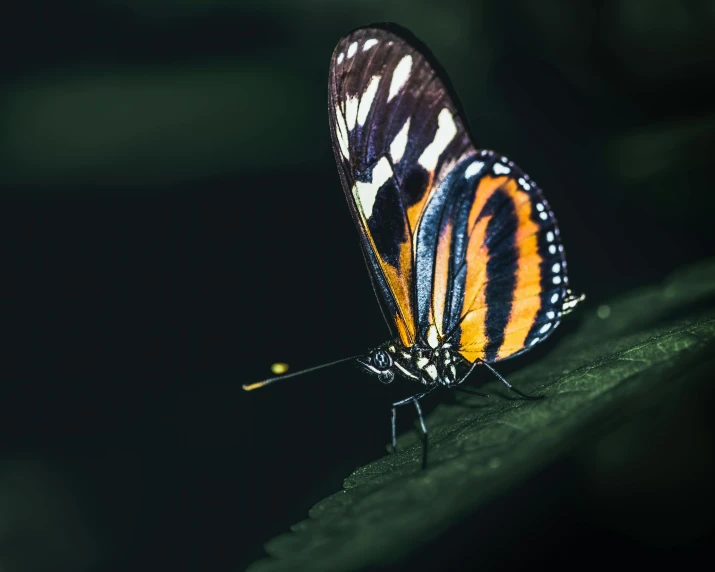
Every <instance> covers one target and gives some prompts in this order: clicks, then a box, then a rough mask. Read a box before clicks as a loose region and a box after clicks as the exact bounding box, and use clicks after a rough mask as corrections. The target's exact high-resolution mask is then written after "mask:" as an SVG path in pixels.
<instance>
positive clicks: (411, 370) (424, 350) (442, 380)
mask: <svg viewBox="0 0 715 572" xmlns="http://www.w3.org/2000/svg"><path fill="white" fill-rule="evenodd" d="M460 361H462V358H461V356H460V355H459V354H458V353H455V352H454V351H453V349H452V347H451V346H450V344H449V343H446V344H443V345H440V346H439V347H437V348H434V349H433V348H429V347H421V346H419V345H413V346H409V347H405V346H404V345H402V344H401V343H399V342H389V343H386V344H384V345H383V346H381V347H379V348H378V349H376V350H374V351H372V352H370V354H368V355H367V356H365V357H363V358H360V359H358V363H359V364H360V365H362V366H363V367H364V368H365V369H366V370H367V371H369V372H370V373H373V374H375V375H377V376H378V377H379V378H380V381H382V382H383V383H390V382H391V381H392V380H393V379H394V377H395V373H399V374H400V375H402V377H404V378H406V379H408V380H410V381H414V382H417V383H420V384H421V385H425V386H432V385H435V384H440V385H445V386H452V385H455V384H457V383H458V380H459V378H458V376H457V364H458V363H459V362H460Z"/></svg>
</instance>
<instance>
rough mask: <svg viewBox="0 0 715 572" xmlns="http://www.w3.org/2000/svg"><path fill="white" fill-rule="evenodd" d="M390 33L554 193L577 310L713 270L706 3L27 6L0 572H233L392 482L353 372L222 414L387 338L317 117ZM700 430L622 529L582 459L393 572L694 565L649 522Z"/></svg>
mask: <svg viewBox="0 0 715 572" xmlns="http://www.w3.org/2000/svg"><path fill="white" fill-rule="evenodd" d="M385 20H390V21H395V22H398V23H400V24H402V25H404V26H406V27H408V28H410V29H411V30H412V31H413V32H414V33H415V34H416V35H417V36H418V37H420V38H421V39H422V40H423V41H424V42H425V43H426V44H427V45H429V46H430V47H431V49H432V50H433V52H434V53H435V55H436V57H437V58H438V59H439V60H440V61H441V62H442V64H443V65H444V67H445V68H446V69H447V70H448V71H449V73H450V76H451V78H452V82H453V84H454V87H455V89H456V91H457V93H459V94H460V96H461V99H462V103H463V105H464V108H465V110H466V114H467V116H468V120H469V122H470V124H471V127H472V132H473V134H474V138H475V140H476V142H477V144H478V145H480V146H482V147H484V148H491V149H494V150H497V151H500V152H503V153H505V154H507V155H508V156H509V157H510V158H511V159H513V160H515V161H516V162H517V163H518V164H519V165H520V166H521V167H523V168H524V169H525V170H526V171H527V172H528V173H529V174H530V175H531V176H532V177H533V178H534V179H535V180H536V181H537V182H538V183H539V185H540V186H541V187H542V188H543V189H544V192H545V194H546V196H547V197H548V199H549V201H550V203H551V204H552V205H553V208H554V211H555V212H556V214H557V216H558V218H559V222H560V226H561V230H562V237H563V240H564V243H565V245H566V249H567V254H568V256H569V269H570V276H571V283H572V284H573V285H574V287H576V288H577V289H579V290H582V291H585V292H587V294H588V296H589V299H588V303H587V305H586V310H584V311H588V309H589V308H590V309H591V311H593V309H594V308H596V307H597V306H598V305H599V304H600V303H602V302H603V301H604V300H606V299H607V297H609V296H611V295H615V294H618V293H620V292H623V291H626V290H629V289H631V288H634V287H638V286H642V285H646V284H649V283H652V282H654V281H657V280H660V279H661V278H663V277H665V276H666V275H668V274H669V273H670V272H671V271H672V270H673V269H675V268H677V267H678V266H681V265H683V264H685V263H688V262H692V261H696V260H699V259H702V258H704V257H706V256H708V255H711V254H712V253H713V232H714V231H713V226H714V225H713V216H712V209H713V206H715V199H714V198H713V197H714V196H715V194H714V193H713V191H714V190H715V189H714V186H713V176H714V175H713V169H712V165H713V160H712V153H713V150H715V145H713V143H714V142H715V134H714V131H715V130H714V129H713V127H714V126H715V104H714V102H715V88H714V87H713V83H712V79H713V75H715V33H714V32H715V4H713V3H712V2H707V1H702V2H696V1H692V2H678V1H675V0H671V1H667V0H664V1H662V2H657V3H654V2H649V1H645V0H640V1H636V0H634V1H632V2H623V3H621V2H578V3H573V2H568V1H566V0H560V1H554V2H550V3H544V2H536V1H532V2H526V1H523V2H501V1H487V0H482V1H476V2H475V1H467V0H442V1H440V2H427V1H426V0H414V1H409V2H408V1H401V2H378V1H376V0H375V1H366V0H361V1H360V2H357V1H347V2H339V3H338V2H329V1H327V0H312V1H307V0H306V1H302V2H290V3H288V2H286V3H282V2H278V1H275V0H273V1H263V2H258V1H255V2H238V1H230V0H203V1H200V0H184V1H182V2H168V1H163V0H162V1H160V0H141V1H140V0H104V1H97V2H81V1H75V2H39V1H36V0H35V1H26V2H23V3H22V4H21V5H18V6H15V7H14V9H12V10H10V9H8V10H7V11H6V12H5V13H4V14H3V28H4V31H3V39H2V42H3V44H4V46H3V49H2V50H0V62H1V63H2V83H1V86H0V126H1V127H0V183H1V184H2V193H3V196H2V202H1V203H0V260H1V261H2V272H0V342H1V343H0V383H1V386H0V388H1V389H0V391H1V394H0V444H1V445H2V449H1V450H0V568H2V569H7V570H8V571H12V572H15V571H18V572H19V571H22V572H24V571H34V570H74V571H79V572H81V571H85V570H102V571H104V570H107V571H110V570H111V571H114V570H129V569H135V570H143V569H147V570H149V569H152V570H163V569H166V570H169V569H171V570H176V571H180V570H192V569H193V570H196V569H200V570H233V569H240V568H242V567H245V566H246V565H247V564H248V563H250V562H251V561H252V560H255V559H256V558H259V557H261V556H262V555H263V550H262V543H263V542H264V541H266V540H267V539H268V538H270V537H271V536H273V535H275V534H278V533H281V532H285V531H286V530H287V529H288V527H289V525H290V524H292V523H294V522H297V521H298V520H301V519H303V518H305V515H306V513H307V510H308V509H309V508H310V507H311V506H312V505H313V504H314V503H315V502H317V501H318V500H320V499H321V498H322V497H323V496H325V495H327V494H329V493H331V492H334V491H336V490H339V488H340V487H341V483H342V479H343V478H344V477H345V476H347V475H348V474H349V472H350V471H351V470H352V469H354V468H356V467H357V466H359V465H361V464H363V463H366V462H369V461H370V460H372V459H374V458H376V457H377V456H379V455H381V454H383V452H384V446H385V444H386V442H387V441H388V439H389V411H388V399H389V396H388V395H386V394H385V392H384V391H383V388H382V387H377V386H376V385H375V383H374V382H373V381H372V380H371V379H369V378H368V377H366V376H364V375H363V374H361V373H360V372H358V371H357V370H355V369H354V368H353V367H352V366H350V365H345V366H339V367H336V368H334V369H330V370H327V371H323V372H320V373H316V374H314V375H310V376H307V377H305V378H304V379H302V380H300V381H299V380H294V381H295V383H289V382H287V381H286V383H285V385H284V386H282V387H278V386H276V387H274V388H270V389H266V390H264V391H258V392H255V393H251V394H247V393H244V392H242V391H241V388H240V386H241V384H242V383H245V382H251V381H255V380H258V379H261V378H263V377H265V376H266V375H269V374H270V369H269V368H270V365H271V364H272V363H273V362H275V361H284V362H287V363H289V364H290V365H291V368H292V369H293V370H295V369H299V368H301V367H308V366H311V365H315V364H319V363H322V362H326V361H331V360H333V359H338V358H340V357H344V356H348V355H353V354H355V353H359V352H361V351H364V350H365V349H368V348H370V347H372V346H374V345H376V344H379V343H381V342H383V341H384V340H385V336H386V335H387V329H386V327H385V325H384V323H383V322H382V317H381V315H380V312H379V309H378V306H377V304H376V302H375V300H374V296H373V293H372V291H371V288H370V285H369V280H368V275H367V272H366V270H365V268H364V264H363V261H362V256H361V254H360V251H359V247H358V243H357V237H356V232H355V229H354V227H353V223H352V221H351V220H350V215H349V213H348V209H347V206H346V204H345V199H344V197H343V193H342V190H341V189H340V182H339V179H338V176H337V171H336V168H335V165H334V159H333V155H332V150H331V147H330V137H329V131H328V123H327V112H326V111H327V102H326V100H327V94H326V84H327V73H328V62H329V59H330V56H331V53H332V50H333V47H334V46H335V44H336V43H337V41H338V40H339V38H340V37H341V36H342V35H344V34H346V33H347V32H348V31H349V30H351V29H352V28H354V27H357V26H361V25H365V24H367V23H370V22H374V21H385ZM575 320H576V321H577V320H578V318H577V317H576V318H575ZM569 327H572V326H570V325H569V324H565V327H564V331H567V330H568V329H569ZM560 335H563V333H560ZM560 335H558V334H557V335H555V336H553V337H552V338H551V339H550V340H549V341H548V342H546V343H544V344H542V346H543V347H539V348H537V349H535V350H534V351H533V352H530V353H529V354H528V355H527V356H524V357H522V358H519V359H517V360H515V362H514V363H507V364H504V366H503V368H502V369H503V371H504V372H505V373H508V372H509V371H513V369H514V368H518V367H520V366H522V365H523V364H525V363H528V362H529V361H530V360H533V359H538V357H539V356H543V355H544V354H545V353H548V351H549V349H550V348H552V347H553V344H554V343H555V342H556V341H557V340H558V338H559V337H560ZM710 397H712V396H710ZM704 402H705V403H711V402H712V399H710V401H709V402H708V401H707V400H705V401H704ZM694 403H699V404H700V408H698V406H696V405H693V404H692V403H691V404H690V405H689V406H682V407H685V409H683V410H682V411H681V409H678V411H680V413H676V414H675V417H673V418H672V419H671V421H670V422H669V424H668V426H667V427H670V428H666V429H663V431H665V433H666V437H665V439H666V441H667V442H673V443H678V442H680V441H681V440H687V441H689V442H690V443H691V445H690V446H691V447H695V451H696V453H697V454H696V453H693V454H692V455H685V456H684V459H680V460H679V462H680V463H682V465H681V469H680V470H679V471H674V474H675V477H673V476H672V475H670V474H669V475H668V479H671V480H667V479H666V480H665V481H659V480H658V479H657V478H656V480H655V481H654V483H650V484H649V485H648V486H649V487H650V488H649V489H648V491H650V496H648V495H646V496H644V497H642V498H641V497H640V496H639V497H638V498H639V500H638V502H637V503H636V504H635V505H634V504H633V503H632V502H631V503H630V504H629V500H628V499H629V498H631V497H628V495H627V494H626V495H625V496H624V499H625V500H622V499H621V500H618V499H620V497H618V499H617V500H616V501H615V502H611V503H610V504H609V503H608V502H607V501H608V499H609V498H610V499H611V500H613V499H614V497H613V496H612V493H613V490H615V489H614V488H609V486H612V487H615V488H618V487H619V486H623V482H622V478H621V477H622V476H623V474H622V473H619V472H618V471H616V472H615V473H613V474H611V473H608V469H604V468H603V466H602V465H600V464H599V463H598V459H599V458H600V457H599V456H598V455H597V454H596V453H594V454H593V455H589V454H581V453H579V454H577V455H574V456H573V458H569V459H566V460H564V461H562V462H561V463H560V464H559V465H558V466H556V467H552V468H550V469H548V470H545V472H544V473H543V474H542V475H539V476H537V477H536V478H535V479H534V480H533V481H531V482H529V483H528V484H526V485H525V486H524V488H523V490H520V491H516V492H515V493H514V496H513V497H511V498H510V499H507V500H504V499H502V500H495V504H494V506H491V507H490V508H489V509H488V511H491V512H489V513H488V514H489V515H491V517H493V521H494V523H495V525H494V527H493V528H492V529H491V530H489V531H483V530H479V529H475V530H474V535H470V533H469V532H470V530H469V528H468V525H469V523H467V525H462V527H461V528H460V529H459V530H458V531H457V533H455V534H454V535H451V536H450V538H441V539H439V540H438V541H437V542H436V543H434V544H432V545H430V546H429V547H428V548H426V549H425V550H424V551H422V552H421V553H420V554H419V555H418V556H419V558H417V557H416V558H413V559H412V561H411V564H412V565H413V566H414V567H417V568H419V565H420V564H422V565H424V566H427V565H428V564H430V565H432V564H434V563H435V562H440V559H441V558H442V555H444V558H446V559H448V561H450V562H458V561H462V560H463V561H464V562H469V561H470V560H469V559H470V558H471V559H472V560H471V562H481V563H482V565H481V569H485V568H490V567H491V568H496V567H499V566H505V565H510V566H514V567H516V566H522V565H523V566H527V565H528V566H531V565H535V563H537V564H543V565H550V566H551V567H552V568H553V567H557V568H558V565H559V563H560V564H563V566H564V568H566V567H567V566H568V564H569V562H570V560H569V559H570V558H571V557H572V556H573V555H578V557H580V558H583V557H585V558H586V559H587V560H588V561H590V562H604V563H608V562H611V561H612V560H613V559H616V558H620V556H618V555H620V554H621V553H623V552H624V551H625V554H627V555H628V556H627V557H626V558H625V560H623V561H624V562H626V563H627V562H629V561H630V560H629V558H631V559H635V558H638V562H639V563H641V564H643V563H657V562H660V563H663V562H670V561H671V560H668V559H672V562H683V559H687V558H691V557H694V555H697V554H701V553H702V551H703V550H704V547H705V540H704V538H705V531H706V529H707V526H708V524H707V523H708V522H709V520H710V519H709V518H705V517H704V513H703V512H702V511H703V510H704V509H702V507H701V508H700V509H698V508H697V507H695V508H694V507H693V506H690V505H688V506H683V505H680V504H678V503H677V502H675V503H671V504H673V507H671V508H670V509H668V510H666V511H665V512H663V511H662V510H660V509H658V510H653V509H652V506H651V505H652V501H653V499H662V498H663V497H664V496H665V497H667V496H669V495H672V492H673V491H674V490H681V489H683V488H688V487H690V486H693V487H696V488H697V487H699V486H701V485H703V484H704V481H702V482H701V481H700V480H698V479H700V478H701V477H702V475H711V473H712V455H707V454H704V453H703V454H701V453H702V451H705V450H708V451H709V450H710V449H709V448H708V447H710V445H712V441H711V440H709V439H710V438H711V433H708V432H707V431H700V429H699V426H698V425H697V423H695V422H693V423H691V425H693V427H691V428H690V429H689V430H685V433H683V434H681V433H680V432H679V431H680V429H679V427H680V425H679V424H678V422H677V419H681V418H680V417H678V415H683V419H685V418H687V419H689V420H691V421H692V419H693V415H695V420H696V421H697V420H698V419H700V418H698V417H697V415H702V416H703V417H702V419H700V421H702V422H703V423H705V424H706V425H707V423H706V419H707V417H706V416H705V415H706V414H705V411H704V410H703V409H702V403H703V401H702V400H694ZM688 407H690V409H689V408H688ZM693 411H696V414H693ZM698 412H699V413H698ZM673 419H676V421H673ZM403 423H404V426H403V429H407V428H409V426H410V423H411V420H410V419H406V420H403ZM688 427H690V425H688ZM668 439H670V441H668ZM693 439H695V445H692V443H693ZM604 443H605V444H604ZM609 443H610V444H611V445H613V446H614V447H616V448H617V447H618V446H622V442H621V441H619V438H618V437H615V438H612V439H611V441H610V442H609V441H608V440H606V441H604V442H600V444H597V445H594V451H601V452H602V448H603V447H608V446H609ZM598 447H601V449H598ZM701 449H702V451H701ZM644 455H646V461H643V464H642V466H641V465H639V466H638V467H635V466H632V465H633V463H631V465H627V463H626V465H627V466H628V470H629V471H630V470H632V471H634V473H633V475H631V476H630V477H629V479H627V480H628V483H629V486H630V487H631V488H630V489H627V490H632V491H638V492H642V488H643V487H642V486H641V484H642V481H641V480H640V478H641V477H643V478H645V477H646V476H648V477H652V471H651V470H650V468H651V467H650V465H648V462H647V459H650V458H651V457H652V456H653V455H657V451H646V452H645V453H644ZM648 455H650V456H651V457H649V456H648ZM703 455H704V456H703ZM627 457H629V458H630V456H627ZM693 459H695V460H693ZM624 462H625V461H624ZM693 463H695V465H693ZM698 463H701V464H698ZM703 463H704V464H703ZM639 471H640V472H639ZM629 474H630V473H629ZM691 474H696V475H700V476H698V477H697V478H695V481H693V482H691V480H688V479H690V477H689V476H688V475H691ZM634 475H635V476H634ZM681 477H682V478H681ZM609 478H610V479H611V481H613V482H611V481H609ZM702 478H704V477H702ZM672 479H674V480H672ZM604 482H605V483H606V485H605V486H602V484H601V483H604ZM614 483H615V484H614ZM646 484H648V483H646ZM703 488H707V487H705V486H704V487H703ZM651 489H652V490H651ZM626 492H627V491H626ZM526 497H528V498H532V499H533V498H536V499H543V500H540V501H539V502H536V503H534V502H531V503H530V504H529V506H530V511H531V512H529V514H524V513H519V511H518V510H516V509H515V508H514V507H515V506H518V505H519V503H520V502H521V500H523V498H526ZM604 499H605V500H604ZM649 499H650V500H649ZM691 500H692V499H691ZM695 504H697V503H695ZM659 506H660V505H659ZM668 506H670V505H668ZM707 506H710V505H707ZM604 507H605V508H604ZM698 510H700V512H698ZM708 510H709V509H708ZM669 511H670V512H669ZM693 511H694V512H693ZM515 514H518V518H511V516H513V515H515ZM708 514H709V513H708ZM510 515H511V516H510ZM693 515H694V516H693ZM654 518H655V519H656V520H653V519H654ZM658 518H660V520H658ZM699 519H700V520H699ZM465 526H466V528H465ZM482 534H483V535H484V536H483V538H486V539H489V542H490V543H491V544H490V546H492V550H491V552H490V551H489V550H488V549H487V548H486V542H485V543H483V544H479V538H480V535H482ZM455 539H456V540H455ZM500 543H501V544H500ZM475 546H476V547H477V548H475ZM519 547H523V550H520V549H519ZM502 549H503V551H502ZM472 550H479V551H480V553H481V556H475V555H474V554H472V553H471V551H472ZM699 550H700V551H701V552H698V551H699ZM500 554H502V555H503V558H504V560H500ZM556 555H558V557H557V556H556ZM574 557H576V556H574ZM480 558H482V560H480ZM446 561H447V560H445V561H442V565H443V566H446V564H445V562H446ZM455 566H456V564H455ZM579 567H583V564H581V565H579Z"/></svg>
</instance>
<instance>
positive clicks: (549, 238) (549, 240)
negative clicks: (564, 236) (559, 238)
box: [546, 231, 554, 242]
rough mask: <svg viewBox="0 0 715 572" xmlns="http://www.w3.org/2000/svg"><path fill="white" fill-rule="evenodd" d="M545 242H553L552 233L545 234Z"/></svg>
mask: <svg viewBox="0 0 715 572" xmlns="http://www.w3.org/2000/svg"><path fill="white" fill-rule="evenodd" d="M546 240H547V241H548V242H553V241H554V233H553V232H551V231H549V232H547V233H546Z"/></svg>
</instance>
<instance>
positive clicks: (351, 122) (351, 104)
mask: <svg viewBox="0 0 715 572" xmlns="http://www.w3.org/2000/svg"><path fill="white" fill-rule="evenodd" d="M358 103H359V101H358V98H357V95H356V96H354V97H350V96H348V100H347V102H346V103H345V121H346V122H347V124H348V131H352V130H353V129H355V120H356V119H357V110H358Z"/></svg>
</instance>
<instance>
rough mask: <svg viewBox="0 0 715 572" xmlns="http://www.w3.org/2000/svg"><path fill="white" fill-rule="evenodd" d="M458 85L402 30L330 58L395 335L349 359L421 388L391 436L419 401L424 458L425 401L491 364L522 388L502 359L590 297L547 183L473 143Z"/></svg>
mask: <svg viewBox="0 0 715 572" xmlns="http://www.w3.org/2000/svg"><path fill="white" fill-rule="evenodd" d="M448 86H449V80H448V79H447V76H446V74H445V73H444V71H443V70H442V69H441V67H440V66H439V64H437V63H436V62H435V61H434V59H433V57H432V56H431V54H430V52H429V51H428V50H427V49H426V48H425V47H424V46H423V45H422V44H421V43H420V42H419V41H418V40H417V39H415V38H414V37H413V36H412V35H411V34H410V33H409V32H407V31H406V30H404V29H402V28H399V27H397V26H394V25H379V26H370V27H367V28H361V29H358V30H355V31H353V32H352V33H350V34H349V35H348V36H346V37H344V38H343V39H342V40H340V42H339V43H338V45H337V47H336V48H335V51H334V53H333V57H332V59H331V62H330V76H329V82H328V111H329V116H330V133H331V136H332V142H333V149H334V152H335V158H336V160H337V164H338V171H339V174H340V180H341V182H342V186H343V190H344V191H345V196H346V197H347V201H348V205H349V207H350V212H351V213H352V216H353V220H354V221H355V224H356V225H357V229H358V233H359V235H360V243H361V245H362V252H363V255H364V257H365V260H366V263H367V267H368V269H369V271H370V277H371V280H372V284H373V288H374V289H375V292H376V293H377V298H378V301H379V303H380V307H381V309H382V312H383V315H384V317H385V320H386V322H387V324H388V327H389V329H390V331H391V334H392V340H391V341H389V342H387V343H385V344H384V345H382V346H380V347H379V348H377V349H375V350H373V351H371V352H370V353H369V354H367V355H364V356H359V357H357V358H348V359H356V360H357V362H358V363H359V364H360V365H361V366H362V367H363V368H364V369H365V370H367V371H368V372H370V373H372V374H375V375H376V376H378V378H379V379H380V381H382V382H384V383H390V382H391V381H393V379H394V378H395V375H396V374H400V375H401V376H403V377H405V378H406V379H408V380H411V381H413V382H414V383H415V386H416V393H415V395H413V396H412V397H410V398H408V399H405V400H402V401H399V402H396V403H394V404H393V409H392V432H393V435H392V442H393V450H394V447H395V415H396V409H395V408H396V407H398V406H400V405H404V404H407V403H414V404H415V406H416V408H417V412H418V415H419V416H420V421H421V423H422V429H423V434H424V438H425V445H424V457H423V463H426V452H427V445H426V435H427V432H426V428H425V425H424V420H423V419H422V412H421V409H420V406H419V400H420V399H421V398H422V397H423V396H424V395H426V394H427V393H429V392H430V391H432V390H433V389H435V388H437V387H457V386H458V385H460V384H461V383H462V382H463V381H464V380H465V379H466V377H467V376H468V375H469V373H470V372H471V371H472V370H473V369H474V367H475V366H477V365H480V364H482V365H484V366H486V367H487V368H488V369H490V370H491V371H492V372H494V374H495V375H497V377H498V378H499V379H500V380H501V381H502V382H504V383H505V384H506V385H507V386H508V387H509V388H510V389H512V390H514V391H517V393H519V394H520V395H523V394H521V393H520V392H519V391H518V390H516V389H515V388H513V387H512V386H511V385H510V384H509V383H508V382H507V381H506V380H505V379H504V378H503V377H501V376H500V375H499V374H498V373H497V372H496V371H494V369H493V368H492V366H491V365H490V364H492V363H495V362H498V361H501V360H504V359H507V358H510V357H513V356H516V355H518V354H520V353H522V352H525V351H527V350H528V349H529V348H531V347H532V346H534V345H535V344H537V343H539V342H540V341H542V340H544V339H546V338H547V337H548V336H549V335H551V333H552V332H553V331H554V330H555V329H556V327H557V326H558V325H559V321H560V319H561V316H562V314H563V313H565V312H567V311H569V310H571V309H572V308H573V307H574V306H575V305H576V304H577V303H578V301H580V300H581V299H582V297H581V298H577V297H575V296H572V295H571V293H570V290H569V289H568V277H567V274H566V258H565V256H564V252H563V246H562V245H561V241H560V236H559V229H558V226H557V224H556V219H555V217H554V213H553V212H552V211H551V207H550V206H549V204H548V202H547V201H546V200H545V199H544V196H543V194H542V192H541V190H540V189H539V188H538V187H537V186H536V184H534V182H533V181H532V180H531V179H530V178H529V176H528V175H526V174H525V173H524V172H523V171H522V170H521V169H520V168H519V167H517V166H516V165H515V164H514V163H513V162H512V161H510V160H509V159H507V158H506V157H504V156H501V155H498V154H497V153H494V152H492V151H486V150H480V149H478V148H477V147H476V146H475V145H474V143H473V142H472V138H471V137H470V135H469V133H468V131H467V127H466V124H465V120H464V117H463V114H462V113H461V111H460V107H459V103H458V100H457V98H456V97H455V96H454V95H453V94H452V92H451V88H450V87H448ZM340 361H343V360H340ZM336 363H337V362H336ZM299 373H301V372H299ZM291 375H295V374H291ZM284 377H286V376H284ZM277 379H282V378H273V379H271V380H267V382H271V381H275V380H277ZM267 382H261V383H259V384H253V385H251V386H246V388H247V389H253V388H254V387H258V386H262V385H265V384H266V383H267ZM524 397H526V396H524Z"/></svg>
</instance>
